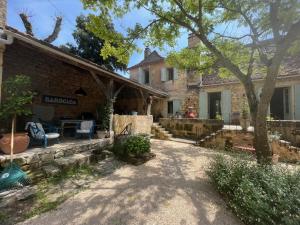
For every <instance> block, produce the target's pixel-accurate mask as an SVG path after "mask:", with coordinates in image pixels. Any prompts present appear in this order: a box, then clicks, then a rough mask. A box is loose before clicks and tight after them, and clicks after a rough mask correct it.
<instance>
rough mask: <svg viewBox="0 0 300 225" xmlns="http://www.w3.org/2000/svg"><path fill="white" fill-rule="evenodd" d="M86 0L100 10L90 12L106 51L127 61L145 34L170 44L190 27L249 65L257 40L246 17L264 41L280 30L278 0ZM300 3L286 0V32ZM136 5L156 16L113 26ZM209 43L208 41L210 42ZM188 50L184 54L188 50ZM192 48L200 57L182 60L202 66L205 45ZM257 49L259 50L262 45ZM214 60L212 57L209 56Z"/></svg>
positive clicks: (282, 17)
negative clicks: (274, 7) (119, 28)
mask: <svg viewBox="0 0 300 225" xmlns="http://www.w3.org/2000/svg"><path fill="white" fill-rule="evenodd" d="M82 2H83V3H84V6H85V8H87V9H91V10H93V11H94V13H93V14H90V15H89V19H90V22H89V24H88V29H89V30H90V31H92V32H93V33H94V34H95V35H96V36H97V37H99V38H102V39H103V40H105V45H104V48H103V49H102V50H101V55H102V56H103V57H104V58H106V57H109V56H115V57H117V58H118V60H119V61H120V62H124V63H127V62H128V59H129V56H130V55H131V54H132V53H133V52H134V51H136V50H139V48H138V46H137V43H135V41H136V40H137V39H143V40H144V41H145V44H146V45H152V46H156V47H159V48H163V47H164V46H165V44H167V45H169V46H171V47H174V46H176V39H177V38H178V37H179V36H180V35H181V34H182V31H183V29H186V30H188V32H189V33H199V34H201V35H204V36H206V37H207V39H209V40H210V41H211V42H212V44H213V45H214V46H215V47H216V49H218V50H219V51H220V52H221V54H223V55H225V56H227V57H229V58H230V59H231V60H232V61H233V62H234V63H235V65H238V66H239V67H240V69H241V70H244V71H245V70H247V64H248V62H249V60H248V59H249V58H250V55H251V53H250V51H249V49H250V48H247V46H246V45H245V44H247V43H252V41H253V40H252V39H251V35H253V34H252V32H249V30H250V29H249V27H250V25H249V21H248V20H247V19H246V18H250V22H251V25H253V27H255V28H256V31H257V33H258V38H259V39H260V41H261V40H266V39H269V38H272V35H273V30H274V29H273V28H274V24H272V22H271V21H270V5H271V3H272V1H259V0H239V1H235V0H229V1H222V0H202V1H194V0H186V1H170V0H157V1H153V0H142V1H135V0H92V1H91V0H82ZM299 8H300V3H299V1H297V0H282V1H280V4H279V6H278V11H277V14H278V20H277V21H276V26H277V27H278V29H279V33H280V34H282V35H285V34H286V33H287V31H288V30H289V29H290V27H291V26H292V25H293V24H295V23H296V22H297V21H298V20H299ZM135 11H140V12H141V13H144V12H145V13H147V14H151V17H150V18H149V20H148V21H147V22H146V24H141V23H140V21H139V18H138V17H136V20H134V21H131V24H133V25H130V26H126V27H125V28H124V30H125V32H124V31H123V32H115V31H113V30H111V27H112V24H113V23H114V22H115V21H116V20H122V19H124V18H126V16H127V15H128V14H129V13H133V12H135ZM241 12H242V13H241ZM220 27H224V31H221V32H217V31H220ZM236 28H239V30H236ZM230 30H231V31H230ZM233 30H234V31H233ZM252 37H253V36H252ZM113 42H114V44H115V45H114V44H113ZM204 45H205V46H206V47H208V46H207V44H206V43H204ZM248 47H249V46H248ZM293 48H295V46H294V47H293ZM209 50H210V51H211V50H212V49H209ZM188 51H189V50H183V51H182V52H181V55H182V56H185V55H187V54H188ZM190 52H191V53H192V56H196V58H194V57H188V58H190V60H191V61H190V62H187V59H188V58H187V57H185V58H183V57H182V59H181V60H182V61H185V65H187V64H189V65H190V66H191V67H195V66H196V67H199V65H197V64H198V63H199V61H198V62H197V60H196V59H198V58H199V55H200V54H201V51H200V52H199V51H198V55H197V54H194V53H195V52H193V50H191V51H190ZM255 53H256V55H258V52H257V51H256V52H255ZM215 56H217V55H215ZM217 57H218V56H217ZM211 60H212V59H211V58H210V59H209V61H211ZM202 62H203V58H202ZM204 63H206V60H204ZM221 66H224V67H223V70H224V69H225V68H226V66H225V65H221ZM200 67H202V65H200ZM226 70H227V69H226ZM225 73H228V71H226V72H225Z"/></svg>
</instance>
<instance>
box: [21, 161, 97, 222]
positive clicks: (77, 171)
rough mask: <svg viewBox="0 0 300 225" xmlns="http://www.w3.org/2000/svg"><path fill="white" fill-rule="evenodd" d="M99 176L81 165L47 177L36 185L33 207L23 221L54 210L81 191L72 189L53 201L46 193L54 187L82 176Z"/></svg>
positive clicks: (88, 166) (87, 166)
mask: <svg viewBox="0 0 300 225" xmlns="http://www.w3.org/2000/svg"><path fill="white" fill-rule="evenodd" d="M84 175H87V176H99V175H100V174H99V173H97V172H96V171H95V170H94V169H93V167H92V166H90V165H82V166H80V167H76V168H72V169H69V170H65V171H62V172H60V173H59V174H57V175H55V176H53V177H49V178H47V179H45V180H43V181H41V182H40V183H38V185H37V193H36V199H35V203H34V206H33V207H32V209H31V210H30V211H29V212H28V213H26V214H25V215H24V219H28V218H31V217H33V216H36V215H39V214H42V213H44V212H47V211H50V210H54V209H56V208H57V207H58V206H59V205H60V204H61V203H63V202H64V201H65V200H67V199H68V198H70V197H71V196H73V195H75V194H76V193H78V192H79V191H80V190H82V189H74V190H72V191H69V192H67V193H65V194H63V193H62V195H61V196H59V197H57V198H55V199H54V200H53V199H52V200H51V199H50V198H49V197H48V196H47V195H48V194H47V192H48V191H49V190H51V188H53V187H54V186H57V185H59V184H60V183H62V182H64V181H67V180H69V179H72V178H76V179H77V178H78V179H80V178H81V177H82V176H84Z"/></svg>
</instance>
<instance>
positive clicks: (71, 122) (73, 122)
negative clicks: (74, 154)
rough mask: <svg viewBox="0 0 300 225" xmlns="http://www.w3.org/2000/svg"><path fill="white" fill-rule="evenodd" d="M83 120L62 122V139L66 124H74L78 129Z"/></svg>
mask: <svg viewBox="0 0 300 225" xmlns="http://www.w3.org/2000/svg"><path fill="white" fill-rule="evenodd" d="M82 121H83V120H60V128H61V129H60V135H61V137H63V136H64V129H65V124H74V125H75V126H74V128H76V127H77V125H78V124H79V123H81V122H82Z"/></svg>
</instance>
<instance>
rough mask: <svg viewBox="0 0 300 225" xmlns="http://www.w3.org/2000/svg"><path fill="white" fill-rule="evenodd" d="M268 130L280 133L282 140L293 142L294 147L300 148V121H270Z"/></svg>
mask: <svg viewBox="0 0 300 225" xmlns="http://www.w3.org/2000/svg"><path fill="white" fill-rule="evenodd" d="M268 129H269V130H270V131H271V132H275V131H276V132H278V133H280V134H281V135H282V136H281V139H284V140H286V141H289V142H291V143H292V145H294V146H300V120H272V121H268Z"/></svg>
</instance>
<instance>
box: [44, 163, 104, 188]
mask: <svg viewBox="0 0 300 225" xmlns="http://www.w3.org/2000/svg"><path fill="white" fill-rule="evenodd" d="M83 175H87V176H99V175H100V174H99V173H98V172H97V171H95V170H94V169H93V167H92V166H90V165H82V166H80V167H73V168H71V169H68V170H64V171H62V172H60V173H58V174H56V175H55V176H52V177H49V178H48V179H47V180H46V181H47V182H48V183H50V184H52V185H57V184H59V183H61V182H62V181H63V180H66V179H69V178H71V177H78V176H83Z"/></svg>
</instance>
